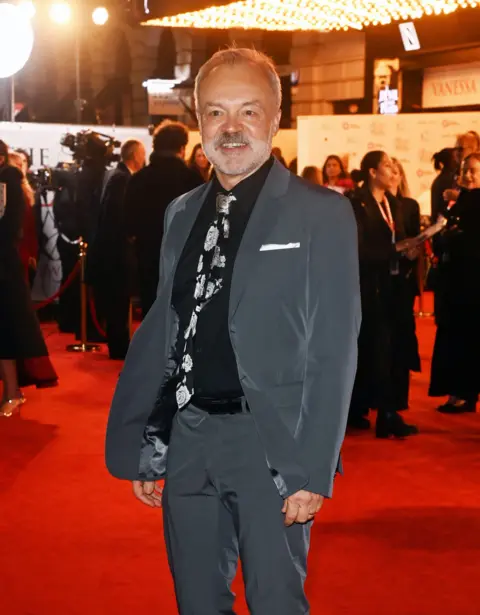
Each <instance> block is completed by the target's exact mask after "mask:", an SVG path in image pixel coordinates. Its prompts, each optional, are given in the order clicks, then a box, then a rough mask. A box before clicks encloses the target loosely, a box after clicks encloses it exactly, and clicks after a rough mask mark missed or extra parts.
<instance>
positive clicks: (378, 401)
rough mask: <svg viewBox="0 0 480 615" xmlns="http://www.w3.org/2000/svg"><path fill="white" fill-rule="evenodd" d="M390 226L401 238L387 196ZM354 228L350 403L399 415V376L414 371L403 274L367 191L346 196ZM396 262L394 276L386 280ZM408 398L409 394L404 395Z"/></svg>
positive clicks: (398, 218) (397, 215) (403, 402)
mask: <svg viewBox="0 0 480 615" xmlns="http://www.w3.org/2000/svg"><path fill="white" fill-rule="evenodd" d="M387 198H388V201H389V204H390V209H391V212H392V217H393V219H394V222H395V230H396V241H400V240H401V239H404V238H405V236H406V234H405V225H404V220H403V216H402V206H401V203H400V202H399V201H398V200H397V199H396V198H395V197H393V196H392V195H387ZM351 202H352V205H353V209H354V212H355V216H356V219H357V226H358V241H359V258H360V288H361V297H362V326H361V329H360V337H359V358H358V370H357V378H356V381H355V387H354V393H353V400H352V404H353V405H354V406H357V407H358V408H364V409H365V410H366V409H368V408H378V409H381V410H385V411H393V410H402V409H404V408H406V407H407V406H408V400H407V399H406V393H405V390H404V386H403V384H404V379H402V378H398V377H397V375H398V374H402V373H403V374H404V373H405V371H408V370H409V369H416V368H418V367H419V366H418V364H416V362H415V356H414V353H415V348H414V347H412V336H411V331H412V319H413V313H412V308H411V301H410V300H409V291H408V285H407V283H406V278H405V269H406V267H407V266H408V265H407V264H406V263H405V262H402V261H403V259H402V258H399V256H398V254H397V253H396V251H395V247H394V245H393V243H392V232H391V230H390V228H389V227H388V225H387V224H386V222H385V220H384V219H383V217H382V214H381V213H380V209H379V206H378V204H377V203H376V201H375V199H374V198H373V196H372V194H371V193H370V191H369V190H367V189H365V188H363V189H361V190H358V191H357V192H355V193H354V194H353V195H352V197H351ZM396 262H397V263H398V265H399V269H400V273H399V275H391V273H390V271H391V267H392V264H395V263H396ZM407 393H408V391H407Z"/></svg>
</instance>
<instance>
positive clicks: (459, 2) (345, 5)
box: [143, 0, 480, 31]
mask: <svg viewBox="0 0 480 615" xmlns="http://www.w3.org/2000/svg"><path fill="white" fill-rule="evenodd" d="M479 4H480V0H243V1H240V2H233V3H231V4H227V5H225V6H212V7H210V8H207V9H204V10H201V11H194V12H191V13H182V14H180V15H176V16H173V17H163V18H161V19H151V20H148V21H146V22H144V24H143V25H146V26H161V27H170V28H204V29H205V28H207V29H208V28H210V29H211V28H214V29H219V30H227V29H230V28H232V29H244V30H284V31H285V30H289V31H296V30H310V31H329V30H349V29H351V28H353V29H355V30H361V29H362V28H364V27H365V26H371V25H373V26H375V25H385V24H389V23H391V22H392V21H406V20H412V19H418V18H420V17H423V16H424V15H441V14H448V13H453V12H454V11H456V10H457V9H459V8H469V7H477V6H478V5H479Z"/></svg>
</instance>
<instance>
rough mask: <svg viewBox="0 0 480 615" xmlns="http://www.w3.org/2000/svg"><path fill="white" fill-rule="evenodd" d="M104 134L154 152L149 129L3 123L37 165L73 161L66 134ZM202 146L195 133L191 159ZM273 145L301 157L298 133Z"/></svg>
mask: <svg viewBox="0 0 480 615" xmlns="http://www.w3.org/2000/svg"><path fill="white" fill-rule="evenodd" d="M86 129H88V130H94V131H96V132H101V133H103V134H106V135H108V136H110V137H114V138H115V139H117V140H118V141H125V140H126V139H139V140H140V141H142V143H143V144H144V145H145V147H146V148H147V152H149V153H150V151H151V148H152V137H151V136H150V135H149V133H148V129H147V128H139V127H125V126H78V125H76V124H73V125H67V124H35V123H12V122H0V139H2V140H3V141H5V143H7V145H8V146H9V147H10V148H12V149H13V148H18V147H20V148H23V149H26V150H27V151H29V152H31V154H32V158H33V166H34V167H35V168H38V167H42V166H51V167H55V166H56V165H57V163H58V162H71V161H72V153H71V152H70V150H69V149H68V148H65V147H62V146H61V145H60V140H61V139H62V137H63V136H64V135H65V134H66V133H73V134H76V133H77V132H79V131H80V130H86ZM197 143H200V134H199V133H198V131H195V130H191V131H190V134H189V141H188V147H187V157H188V156H189V154H190V151H191V150H192V149H193V147H194V146H195V145H196V144H197ZM273 144H274V145H275V146H277V147H280V148H281V150H282V153H283V155H284V156H285V158H286V159H287V161H288V162H290V160H292V159H293V158H295V156H296V155H297V131H296V130H280V132H279V133H278V135H277V136H276V137H275V139H274V142H273Z"/></svg>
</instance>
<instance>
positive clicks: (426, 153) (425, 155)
mask: <svg viewBox="0 0 480 615" xmlns="http://www.w3.org/2000/svg"><path fill="white" fill-rule="evenodd" d="M434 153H435V152H432V150H429V149H421V150H420V151H419V153H418V157H419V159H420V162H425V163H428V164H430V163H431V162H432V157H433V154H434Z"/></svg>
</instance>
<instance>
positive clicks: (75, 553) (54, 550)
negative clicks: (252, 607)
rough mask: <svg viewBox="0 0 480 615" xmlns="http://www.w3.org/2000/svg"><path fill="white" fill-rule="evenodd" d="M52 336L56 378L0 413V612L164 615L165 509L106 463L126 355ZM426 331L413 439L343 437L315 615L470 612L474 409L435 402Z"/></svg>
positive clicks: (313, 567) (313, 583)
mask: <svg viewBox="0 0 480 615" xmlns="http://www.w3.org/2000/svg"><path fill="white" fill-rule="evenodd" d="M47 332H48V333H50V334H51V335H50V337H49V339H48V341H49V346H50V349H51V352H52V357H53V360H54V363H55V367H56V368H57V370H58V372H59V375H60V386H59V387H58V388H56V389H53V390H43V391H34V390H31V391H30V390H27V391H26V393H27V396H28V403H27V404H26V405H25V406H24V408H23V417H22V419H19V418H15V419H11V420H2V421H1V422H0V451H1V457H0V614H1V615H57V614H58V615H60V614H61V615H87V614H88V615H131V614H134V613H143V612H148V613H152V614H158V615H174V614H175V613H176V608H175V602H174V597H173V589H172V583H171V581H170V577H169V574H168V569H167V562H166V556H165V548H164V545H163V540H162V522H161V516H160V513H159V512H155V511H152V510H150V509H148V508H146V507H143V506H142V505H141V504H140V503H137V502H136V501H134V499H133V496H132V495H131V493H130V487H129V485H128V484H127V483H120V482H118V481H115V480H114V479H111V478H110V477H109V475H108V474H107V472H106V470H105V468H104V465H103V437H104V429H105V420H106V415H107V410H108V404H109V400H110V398H111V395H112V392H113V388H114V386H115V381H116V378H117V376H118V373H119V371H120V367H121V365H120V363H114V362H109V361H108V360H107V358H106V356H105V355H103V354H101V355H96V356H75V355H71V354H68V353H67V352H65V351H64V348H65V346H66V344H67V343H69V342H70V341H71V340H70V338H69V337H68V336H59V335H57V334H55V333H54V332H53V331H52V330H51V329H48V328H47ZM433 335H434V325H433V322H432V321H431V320H430V319H424V320H421V321H420V322H419V336H420V341H421V349H422V359H423V364H424V372H423V374H421V375H415V376H414V382H413V385H412V400H411V407H412V409H411V411H410V412H409V413H408V415H409V419H410V420H412V421H415V422H417V423H418V425H419V426H420V428H421V435H419V436H418V437H416V438H412V439H410V440H408V441H405V442H384V441H376V440H375V439H374V438H373V435H372V433H369V434H361V435H352V436H350V437H348V439H347V442H346V445H345V449H344V457H345V466H346V475H345V477H343V478H339V479H338V480H337V485H336V491H335V497H334V499H333V501H331V502H328V503H327V504H326V506H325V508H324V510H323V512H322V514H321V516H320V518H319V521H318V523H316V525H315V527H314V533H313V544H312V551H311V558H310V577H309V583H308V591H309V595H310V598H311V601H312V615H343V614H348V615H447V614H448V615H478V614H479V613H480V607H479V605H478V587H479V582H480V572H479V571H480V564H479V561H480V489H479V486H480V414H477V415H465V416H459V417H448V416H441V415H438V413H435V412H434V411H433V408H434V406H435V400H430V399H428V398H427V396H426V388H427V381H428V373H429V357H430V354H431V349H432V343H433ZM237 589H238V594H239V605H238V612H239V613H240V614H241V615H245V614H246V609H245V606H244V603H243V598H242V597H241V595H242V592H241V589H240V586H239V584H237ZM262 615H275V614H274V613H265V614H262Z"/></svg>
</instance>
